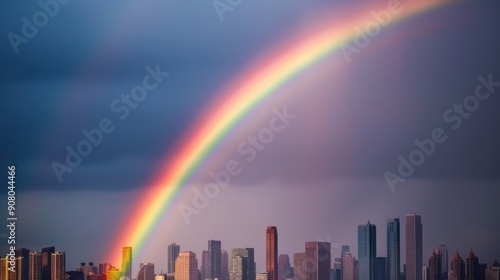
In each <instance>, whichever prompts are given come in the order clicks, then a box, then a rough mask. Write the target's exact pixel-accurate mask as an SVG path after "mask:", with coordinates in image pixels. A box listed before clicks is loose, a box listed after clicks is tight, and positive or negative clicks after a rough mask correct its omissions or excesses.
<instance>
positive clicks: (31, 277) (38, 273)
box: [28, 252, 42, 280]
mask: <svg viewBox="0 0 500 280" xmlns="http://www.w3.org/2000/svg"><path fill="white" fill-rule="evenodd" d="M29 259H30V262H29V269H28V280H42V254H41V253H40V252H30V253H29Z"/></svg>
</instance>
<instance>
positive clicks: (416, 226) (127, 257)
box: [16, 212, 497, 280]
mask: <svg viewBox="0 0 500 280" xmlns="http://www.w3.org/2000/svg"><path fill="white" fill-rule="evenodd" d="M406 217H407V225H406V228H407V230H409V231H408V232H407V233H406V238H407V239H408V238H411V239H419V237H418V236H419V235H420V236H422V232H421V230H422V228H423V226H422V222H421V219H422V218H421V216H420V215H418V214H417V213H413V212H412V213H410V214H407V215H406ZM386 221H387V229H386V230H387V232H386V237H387V240H388V241H390V240H391V239H392V237H394V234H395V233H396V232H397V233H398V234H400V233H399V228H398V225H399V219H387V220H386ZM357 229H358V239H357V240H358V250H360V251H359V252H358V256H355V255H353V254H352V253H351V252H350V250H349V247H350V246H351V245H350V244H348V245H341V246H340V248H341V250H340V251H338V252H339V253H340V254H339V255H335V253H334V251H333V250H332V249H333V248H332V243H330V242H319V241H314V242H312V241H305V242H304V244H305V252H296V253H293V254H280V258H281V257H285V256H286V257H289V255H291V256H292V258H293V262H292V263H293V264H294V266H297V265H299V266H302V267H304V269H303V271H295V273H298V274H297V275H296V276H295V277H297V278H296V280H304V279H306V278H307V279H310V280H322V279H326V280H328V279H329V278H328V279H327V278H324V277H326V276H321V275H322V274H321V271H326V270H328V271H329V270H330V268H333V267H334V266H333V265H334V261H336V260H337V259H338V260H341V259H342V257H344V254H346V256H348V257H349V258H350V259H349V261H348V262H347V265H348V267H351V268H353V267H356V268H357V269H356V270H355V271H356V275H355V276H353V277H356V278H357V277H359V275H363V273H365V274H366V276H365V277H368V278H370V277H372V278H373V279H375V280H378V279H381V278H380V277H379V278H377V276H376V275H377V273H378V274H380V273H383V274H384V275H385V274H386V273H387V276H385V277H387V279H389V277H390V269H389V265H388V264H389V262H388V261H387V260H389V259H390V258H389V255H390V254H391V252H390V251H389V249H390V248H391V247H393V246H387V249H388V250H387V255H385V256H383V257H381V255H383V254H380V253H377V252H376V247H374V246H372V245H370V244H372V242H374V241H375V240H376V225H375V224H372V223H370V221H368V223H367V224H363V225H358V227H357ZM394 231H395V232H394ZM391 236H392V237H391ZM275 238H276V240H275ZM270 241H271V242H270ZM275 242H276V244H277V242H278V238H277V227H276V226H268V227H267V229H266V234H265V244H266V246H265V247H267V248H273V246H271V245H272V244H274V243H275ZM418 242H419V241H415V244H417V243H418ZM388 244H389V243H388ZM221 245H222V241H219V240H208V248H209V251H212V252H211V253H209V251H207V250H203V253H205V252H206V253H207V266H208V259H210V258H209V257H208V256H210V255H211V254H214V256H216V255H217V252H218V251H219V250H220V249H221V248H222V246H221ZM335 246H336V245H335ZM375 246H376V245H375ZM177 248H180V244H177V243H175V242H174V243H171V244H169V246H167V252H168V253H170V252H171V251H172V253H173V251H175V250H177ZM321 248H323V249H321ZM254 250H255V249H254V248H231V258H230V259H227V258H226V259H225V261H227V262H228V264H222V263H220V262H219V265H216V264H214V265H209V266H210V267H211V269H213V270H214V271H217V270H218V269H220V272H221V277H223V276H222V275H223V271H224V265H227V266H226V267H225V269H229V270H226V272H227V274H228V279H230V280H251V279H254V278H255V277H256V275H257V274H258V273H257V272H258V270H257V269H256V267H255V266H254V264H255V263H254V255H255V253H254ZM325 250H326V251H325ZM122 251H123V261H122V263H121V267H122V269H120V270H117V269H116V268H114V267H113V265H112V264H109V263H100V264H99V273H101V270H104V269H101V266H103V265H105V266H109V268H106V270H109V269H111V270H114V272H113V273H118V272H120V273H121V275H122V276H125V277H127V275H130V273H131V272H130V263H131V259H132V254H131V253H132V248H131V247H128V246H125V247H123V248H122ZM220 251H221V257H222V255H223V254H225V255H226V256H227V250H220ZM267 251H270V252H271V251H273V250H267ZM416 251H418V249H414V250H413V252H416ZM180 253H184V256H185V260H184V261H183V265H184V266H185V267H186V265H187V267H188V268H187V270H186V268H184V273H186V272H189V271H191V270H192V266H193V263H192V259H193V258H194V259H195V260H197V258H196V253H193V252H192V251H180V252H179V254H180ZM397 253H399V255H400V252H397ZM16 254H17V255H18V256H23V258H26V256H27V257H28V259H29V260H30V261H31V260H32V259H33V260H37V259H38V258H39V260H38V261H37V262H38V265H39V268H37V267H38V265H37V264H36V263H37V262H36V261H35V263H30V264H29V266H28V267H26V266H24V267H23V273H22V275H31V272H30V271H27V270H28V269H31V268H32V267H33V268H32V269H33V270H40V277H41V278H43V275H44V273H45V274H47V273H49V274H50V272H51V271H58V272H57V273H58V274H57V276H54V275H53V274H52V276H51V280H58V279H59V278H60V275H61V272H60V271H61V266H65V265H66V254H65V252H59V251H55V246H52V247H46V248H43V249H42V250H41V251H40V252H37V251H30V250H28V249H26V248H19V249H17V250H16ZM44 254H45V256H46V257H47V258H48V259H50V260H51V262H50V263H51V264H50V267H51V269H50V270H49V271H48V272H43V270H42V262H43V261H42V259H43V258H42V256H43V255H44ZM360 254H362V255H363V257H362V258H361V262H366V264H367V265H368V268H366V267H364V266H363V265H361V266H359V263H360V262H359V259H360V256H361V255H360ZM413 254H418V253H413ZM168 255H169V254H168ZM266 255H267V253H266ZM271 255H272V254H271ZM447 255H448V246H447V245H446V244H445V243H440V244H438V245H437V246H435V248H434V249H433V250H432V253H431V256H430V258H429V260H428V263H427V260H426V259H425V258H424V260H423V263H424V265H422V266H421V267H423V268H422V269H421V273H424V272H426V273H429V275H428V276H425V278H424V277H423V276H422V277H423V279H424V280H442V279H444V278H441V277H446V278H448V277H457V276H456V275H457V273H458V274H461V273H463V269H462V267H461V264H460V260H462V259H461V258H460V256H459V255H458V250H455V253H454V255H453V257H452V259H451V260H447V261H444V262H443V256H445V257H444V258H445V259H447ZM37 256H38V258H37ZM370 256H374V258H373V257H370ZM406 257H407V258H409V260H410V262H414V261H415V260H414V258H415V257H414V256H412V255H411V254H410V255H407V256H406ZM202 258H203V257H202ZM363 258H366V260H363ZM481 259H482V258H481ZM55 260H57V263H54V261H55ZM221 260H222V259H221ZM308 260H309V261H308ZM310 260H316V261H318V263H317V264H315V265H313V266H312V267H311V266H309V265H307V266H306V265H305V264H307V263H309V264H310ZM466 260H467V262H468V263H467V266H465V267H467V268H468V269H470V267H474V268H475V270H476V271H477V269H479V268H480V263H479V259H478V258H477V257H476V256H475V255H474V253H473V251H472V249H471V250H470V252H469V254H468V257H467V259H466ZM234 261H236V262H234ZM325 261H326V262H327V263H328V265H327V266H328V269H327V268H326V267H325V268H324V269H321V267H324V265H325ZM353 261H355V264H353V263H352V262H353ZM381 261H382V262H383V266H384V267H386V268H385V269H384V272H382V271H380V267H377V266H380V264H381V263H382V262H381ZM405 261H406V260H405ZM494 261H495V262H496V261H497V259H496V258H495V260H494ZM167 262H168V259H167ZM209 262H211V261H209ZM215 262H217V260H215ZM462 262H463V260H462ZM61 263H62V265H61ZM188 263H189V264H188ZM266 263H267V261H266ZM349 263H350V264H349ZM371 263H373V264H371ZM377 263H378V264H377ZM491 263H493V261H492V262H491ZM80 264H81V265H85V263H80ZM89 264H90V265H92V262H90V263H89ZM197 264H198V261H197V262H196V265H197ZM401 265H402V266H403V265H407V264H406V263H405V262H402V264H401ZM464 265H465V263H464ZM481 265H482V262H481ZM266 266H267V265H266ZM197 267H198V266H197ZM217 267H218V268H217ZM308 267H309V268H308ZM443 267H450V270H449V271H448V270H444V269H443ZM487 267H488V263H485V266H484V267H483V269H486V268H487ZM89 269H90V268H89ZM95 269H97V267H96V268H95ZM277 269H278V268H277ZM299 269H300V268H299ZM308 269H312V270H311V271H312V272H313V274H311V272H309V271H308ZM77 270H79V269H78V266H77ZM154 270H155V269H154V263H151V262H142V263H139V273H138V274H137V275H138V277H142V278H144V279H141V280H154V279H151V278H154ZM266 270H267V268H266ZM342 270H343V265H342ZM365 270H367V272H364V271H365ZM82 271H86V270H85V269H83V270H82ZM89 271H92V270H89ZM161 271H163V270H161ZM197 271H199V273H200V275H203V274H202V273H203V265H200V266H199V267H198V268H197ZM406 271H407V272H408V267H406ZM26 272H28V273H26ZM277 272H278V271H277ZM410 272H411V271H410ZM300 273H302V274H300ZM314 273H316V274H314ZM323 273H324V272H323ZM344 273H345V272H344ZM347 273H348V272H347ZM367 273H368V274H367ZM472 273H477V272H474V271H472ZM104 274H106V271H105V270H104ZM197 274H198V272H197ZM140 275H142V276H140ZM187 275H189V274H187ZM300 275H303V276H300ZM329 275H330V274H329ZM132 276H133V275H132ZM53 277H56V279H53ZM186 277H191V276H186ZM207 277H209V276H208V275H207ZM328 277H329V276H328ZM385 277H384V278H383V279H385ZM410 277H411V276H410ZM477 277H478V276H477V275H476V276H475V279H468V280H477V279H478V278H477ZM41 278H40V279H41ZM33 279H35V280H36V277H35V278H33ZM130 279H136V280H139V279H138V278H133V277H132V278H130ZM207 279H211V278H207ZM19 280H21V279H19ZM96 280H98V279H96ZM449 280H458V279H449Z"/></svg>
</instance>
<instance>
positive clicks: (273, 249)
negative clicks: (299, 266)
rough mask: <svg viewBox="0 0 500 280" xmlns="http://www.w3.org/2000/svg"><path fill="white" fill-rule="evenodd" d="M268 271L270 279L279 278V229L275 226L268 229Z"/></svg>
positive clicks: (275, 279)
mask: <svg viewBox="0 0 500 280" xmlns="http://www.w3.org/2000/svg"><path fill="white" fill-rule="evenodd" d="M266 271H267V272H268V273H269V280H277V279H278V230H277V229H276V227H273V226H268V227H267V229H266Z"/></svg>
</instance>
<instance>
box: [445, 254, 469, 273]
mask: <svg viewBox="0 0 500 280" xmlns="http://www.w3.org/2000/svg"><path fill="white" fill-rule="evenodd" d="M448 280H465V262H464V260H463V259H462V258H461V257H460V255H459V254H458V251H455V254H453V257H452V258H451V267H450V273H449V277H448Z"/></svg>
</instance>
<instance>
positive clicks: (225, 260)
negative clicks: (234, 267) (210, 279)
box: [220, 250, 229, 280]
mask: <svg viewBox="0 0 500 280" xmlns="http://www.w3.org/2000/svg"><path fill="white" fill-rule="evenodd" d="M221 260H222V265H221V271H220V273H221V274H222V275H221V279H222V280H229V254H228V253H227V251H226V250H222V252H221Z"/></svg>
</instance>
